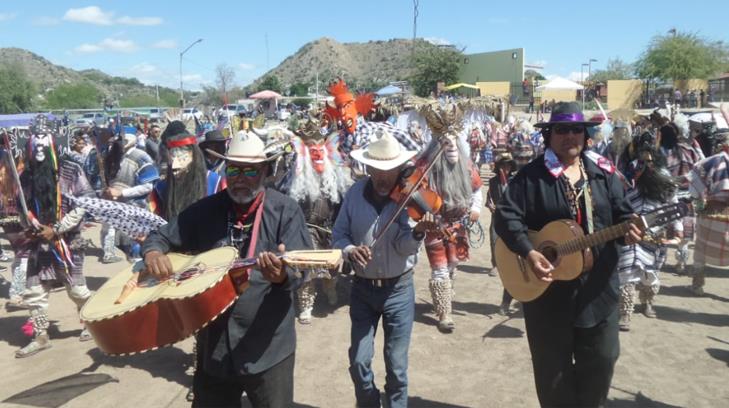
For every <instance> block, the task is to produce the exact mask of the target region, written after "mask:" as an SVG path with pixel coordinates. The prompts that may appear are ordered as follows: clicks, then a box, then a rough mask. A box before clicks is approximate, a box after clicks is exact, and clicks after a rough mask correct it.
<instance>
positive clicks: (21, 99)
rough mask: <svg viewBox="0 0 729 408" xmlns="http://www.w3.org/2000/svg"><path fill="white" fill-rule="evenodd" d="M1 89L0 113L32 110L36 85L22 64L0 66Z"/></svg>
mask: <svg viewBox="0 0 729 408" xmlns="http://www.w3.org/2000/svg"><path fill="white" fill-rule="evenodd" d="M0 89H2V91H0V113H20V112H28V111H30V110H32V107H33V92H34V91H33V89H34V86H33V84H32V83H31V82H30V81H29V80H28V78H27V76H26V75H25V71H23V69H22V68H21V67H20V66H8V67H4V66H0Z"/></svg>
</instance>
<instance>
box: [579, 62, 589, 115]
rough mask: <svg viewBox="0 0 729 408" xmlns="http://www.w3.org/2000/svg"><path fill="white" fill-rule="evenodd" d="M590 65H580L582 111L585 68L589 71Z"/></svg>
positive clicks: (583, 107) (583, 106)
mask: <svg viewBox="0 0 729 408" xmlns="http://www.w3.org/2000/svg"><path fill="white" fill-rule="evenodd" d="M589 65H590V64H584V63H583V64H582V65H580V85H582V109H585V67H588V69H589Z"/></svg>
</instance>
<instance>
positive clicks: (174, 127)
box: [160, 120, 197, 148]
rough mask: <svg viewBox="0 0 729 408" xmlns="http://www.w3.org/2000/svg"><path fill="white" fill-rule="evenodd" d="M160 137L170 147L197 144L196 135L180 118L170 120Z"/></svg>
mask: <svg viewBox="0 0 729 408" xmlns="http://www.w3.org/2000/svg"><path fill="white" fill-rule="evenodd" d="M160 139H161V140H162V143H164V144H166V145H167V147H168V148H173V147H181V146H187V145H192V144H197V139H195V135H193V134H192V133H190V132H188V131H187V128H186V127H185V124H184V123H182V122H181V121H179V120H175V121H172V122H170V124H169V125H167V128H166V129H165V131H164V132H162V136H161V137H160Z"/></svg>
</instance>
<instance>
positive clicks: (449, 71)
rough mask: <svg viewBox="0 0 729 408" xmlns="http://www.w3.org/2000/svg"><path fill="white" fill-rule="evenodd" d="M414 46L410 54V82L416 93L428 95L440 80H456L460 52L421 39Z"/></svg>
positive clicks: (448, 81)
mask: <svg viewBox="0 0 729 408" xmlns="http://www.w3.org/2000/svg"><path fill="white" fill-rule="evenodd" d="M414 47H415V49H414V51H413V53H412V55H411V56H410V63H411V66H412V75H411V77H410V83H411V84H412V86H413V89H414V90H415V93H416V94H417V95H419V96H428V95H430V93H431V92H432V91H435V87H436V84H437V83H438V82H440V81H442V82H444V83H446V84H449V83H452V82H455V81H456V79H457V78H458V69H459V66H460V63H459V62H460V61H461V60H462V59H463V55H462V53H461V52H459V51H458V50H456V49H453V48H448V47H438V46H435V45H433V44H430V43H428V42H426V41H423V40H417V41H416V43H415V45H414Z"/></svg>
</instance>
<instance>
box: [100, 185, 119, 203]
mask: <svg viewBox="0 0 729 408" xmlns="http://www.w3.org/2000/svg"><path fill="white" fill-rule="evenodd" d="M103 196H104V197H105V198H110V199H112V200H114V201H116V200H118V199H119V197H121V196H122V192H121V190H120V189H118V188H115V187H107V188H106V190H104V194H103Z"/></svg>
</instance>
